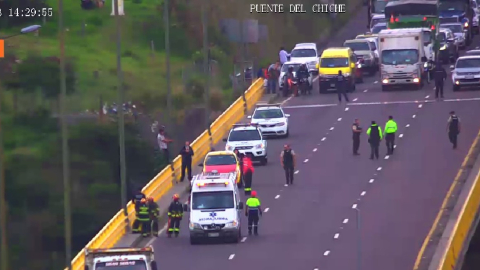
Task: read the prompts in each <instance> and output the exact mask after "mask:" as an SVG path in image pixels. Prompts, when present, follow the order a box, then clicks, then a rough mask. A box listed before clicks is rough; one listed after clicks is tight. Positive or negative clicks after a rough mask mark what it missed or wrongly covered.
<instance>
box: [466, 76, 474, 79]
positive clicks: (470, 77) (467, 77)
mask: <svg viewBox="0 0 480 270" xmlns="http://www.w3.org/2000/svg"><path fill="white" fill-rule="evenodd" d="M465 79H473V76H465Z"/></svg>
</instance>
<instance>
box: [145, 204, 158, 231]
mask: <svg viewBox="0 0 480 270" xmlns="http://www.w3.org/2000/svg"><path fill="white" fill-rule="evenodd" d="M147 203H148V207H149V208H150V210H149V211H150V220H151V226H150V228H151V229H152V235H153V236H155V237H157V236H158V216H159V215H160V208H159V207H158V204H157V203H156V202H155V201H154V200H153V197H148V199H147Z"/></svg>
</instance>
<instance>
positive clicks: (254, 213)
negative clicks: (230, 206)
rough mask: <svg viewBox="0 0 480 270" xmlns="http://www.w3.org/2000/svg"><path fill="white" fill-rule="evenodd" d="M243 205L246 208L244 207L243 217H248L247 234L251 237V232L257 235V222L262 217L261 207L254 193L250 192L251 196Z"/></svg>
mask: <svg viewBox="0 0 480 270" xmlns="http://www.w3.org/2000/svg"><path fill="white" fill-rule="evenodd" d="M245 205H246V206H247V207H245V216H247V217H248V234H249V235H251V234H252V230H253V233H254V234H255V235H258V221H259V220H260V216H261V215H262V207H261V203H260V200H259V199H258V198H257V192H256V191H252V195H251V197H250V198H248V200H247V201H246V202H245Z"/></svg>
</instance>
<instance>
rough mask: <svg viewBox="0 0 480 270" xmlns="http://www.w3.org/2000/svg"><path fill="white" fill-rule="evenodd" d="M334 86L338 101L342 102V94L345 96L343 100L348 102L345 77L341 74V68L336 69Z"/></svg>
mask: <svg viewBox="0 0 480 270" xmlns="http://www.w3.org/2000/svg"><path fill="white" fill-rule="evenodd" d="M336 87H337V94H338V102H340V103H341V102H342V96H343V97H344V98H345V101H347V102H349V100H348V96H347V79H346V78H345V76H343V74H342V71H341V70H339V71H338V76H337V83H336Z"/></svg>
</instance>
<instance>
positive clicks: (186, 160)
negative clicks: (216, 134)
mask: <svg viewBox="0 0 480 270" xmlns="http://www.w3.org/2000/svg"><path fill="white" fill-rule="evenodd" d="M193 155H194V153H193V149H192V147H190V142H189V141H186V142H185V146H183V147H182V150H180V156H182V176H181V177H180V182H183V179H184V178H185V170H187V171H188V180H190V181H191V180H192V157H193Z"/></svg>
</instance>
